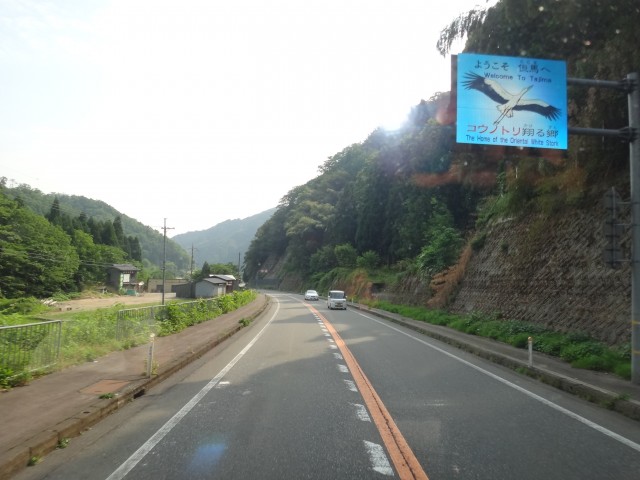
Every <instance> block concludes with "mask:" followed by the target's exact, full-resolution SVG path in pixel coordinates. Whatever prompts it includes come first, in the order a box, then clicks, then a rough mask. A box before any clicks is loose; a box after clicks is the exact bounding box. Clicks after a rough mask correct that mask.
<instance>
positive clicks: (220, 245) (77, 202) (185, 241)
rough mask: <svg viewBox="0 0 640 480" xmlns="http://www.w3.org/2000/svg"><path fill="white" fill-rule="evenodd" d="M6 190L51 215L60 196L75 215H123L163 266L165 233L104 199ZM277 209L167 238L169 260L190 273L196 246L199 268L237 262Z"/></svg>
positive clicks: (129, 230)
mask: <svg viewBox="0 0 640 480" xmlns="http://www.w3.org/2000/svg"><path fill="white" fill-rule="evenodd" d="M0 178H1V177H0ZM3 191H4V192H5V193H6V194H7V195H8V196H9V197H11V198H15V199H20V201H21V202H23V204H24V205H25V206H27V207H28V208H30V209H31V210H32V211H33V212H35V213H37V214H38V215H42V216H46V215H47V213H48V212H49V210H50V209H51V204H52V203H53V200H54V199H55V198H56V197H57V198H58V199H59V201H60V208H61V210H62V211H63V212H65V213H67V214H69V215H72V216H77V215H80V214H81V213H85V214H86V215H87V216H89V217H93V218H95V219H96V220H113V219H114V218H116V217H118V216H119V217H120V218H121V220H122V226H123V229H124V233H125V234H126V235H131V236H135V237H138V239H139V240H140V243H141V246H142V252H143V257H144V259H145V260H148V261H149V262H151V263H153V264H155V265H158V266H159V265H162V260H163V251H164V250H165V248H164V247H165V245H164V241H163V235H162V233H160V232H158V231H157V230H154V229H153V228H151V227H149V226H146V225H144V224H142V223H140V222H139V221H137V220H135V219H133V218H131V217H128V216H127V215H125V214H123V213H121V212H119V211H118V210H116V209H115V208H113V207H112V206H111V205H109V204H107V203H105V202H103V201H102V200H94V199H90V198H87V197H83V196H76V195H65V194H62V193H43V192H42V191H40V190H38V189H36V188H32V187H30V186H29V185H26V184H21V185H18V186H16V187H6V186H5V187H4V190H3ZM275 211H276V208H275V207H274V208H271V209H269V210H266V211H264V212H262V213H258V214H256V215H253V216H251V217H248V218H245V219H235V220H225V221H224V222H222V223H219V224H217V225H215V226H213V227H211V228H209V229H207V230H200V231H195V232H187V233H183V234H179V235H176V236H174V237H172V238H167V242H166V259H167V262H172V263H174V264H175V265H176V266H177V267H178V269H179V270H180V271H181V272H188V271H189V264H190V257H191V253H192V248H193V254H194V264H195V267H196V268H200V267H202V264H203V263H204V262H205V261H206V262H208V263H209V264H212V263H233V264H234V265H237V264H238V254H240V259H241V261H243V260H244V254H245V252H246V251H247V250H248V248H249V245H250V244H251V241H252V240H253V238H254V237H255V234H256V232H257V230H258V228H260V226H262V224H263V223H265V222H266V221H267V220H268V219H269V218H271V216H272V215H273V213H274V212H275Z"/></svg>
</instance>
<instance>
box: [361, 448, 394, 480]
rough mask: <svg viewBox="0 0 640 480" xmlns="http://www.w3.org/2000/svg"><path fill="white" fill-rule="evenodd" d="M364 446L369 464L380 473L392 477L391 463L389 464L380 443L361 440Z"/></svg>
mask: <svg viewBox="0 0 640 480" xmlns="http://www.w3.org/2000/svg"><path fill="white" fill-rule="evenodd" d="M363 442H364V448H365V449H366V450H367V453H368V454H369V460H370V461H371V466H372V467H373V470H374V471H376V472H378V473H381V474H382V475H387V476H389V477H394V476H395V475H394V473H393V468H391V464H389V459H388V458H387V455H386V454H385V453H384V449H383V448H382V446H381V445H378V444H377V443H373V442H367V441H366V440H363Z"/></svg>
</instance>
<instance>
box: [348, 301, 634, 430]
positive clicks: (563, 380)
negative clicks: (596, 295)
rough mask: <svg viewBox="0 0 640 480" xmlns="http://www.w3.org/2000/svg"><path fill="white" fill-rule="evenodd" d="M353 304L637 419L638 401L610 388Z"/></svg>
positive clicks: (399, 317)
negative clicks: (532, 364)
mask: <svg viewBox="0 0 640 480" xmlns="http://www.w3.org/2000/svg"><path fill="white" fill-rule="evenodd" d="M352 306H353V307H355V308H357V309H359V310H363V311H366V312H369V313H371V314H373V315H376V316H377V317H380V318H384V319H385V320H389V321H391V322H393V323H397V324H399V325H402V326H404V327H407V328H409V329H411V330H414V331H416V332H418V333H421V334H423V335H426V336H428V337H431V338H433V339H435V340H439V341H441V342H443V343H446V344H448V345H451V346H453V347H456V348H458V349H460V350H463V351H465V352H468V353H471V354H473V355H476V356H478V357H480V358H484V359H485V360H489V361H491V362H493V363H496V364H498V365H502V366H504V367H507V368H509V369H511V370H514V371H516V372H517V373H522V374H524V375H527V376H529V377H531V378H534V379H536V380H538V381H540V382H543V383H546V384H547V385H550V386H552V387H554V388H557V389H559V390H562V391H564V392H567V393H570V394H572V395H576V396H577V397H580V398H582V399H584V400H587V401H589V402H591V403H594V404H597V405H599V406H601V407H603V408H606V409H608V410H612V411H614V412H617V413H620V414H622V415H624V416H626V417H628V418H630V419H632V420H637V421H640V402H638V401H637V400H632V399H627V398H625V395H621V394H619V393H615V392H611V391H609V390H605V389H603V388H600V387H597V386H595V385H590V384H588V383H585V382H582V381H580V380H577V379H575V378H571V377H567V376H566V375H562V374H560V373H557V372H553V371H551V370H548V369H545V368H541V367H535V366H530V365H529V364H528V363H527V362H525V361H522V360H519V359H517V358H513V357H510V356H508V355H504V354H501V353H497V352H494V351H492V350H488V349H485V348H482V347H479V346H476V345H471V344H469V343H466V342H464V341H461V340H459V339H457V338H454V337H453V336H448V335H446V334H445V333H438V332H435V331H433V330H429V329H428V328H426V327H425V328H422V327H421V326H419V325H416V324H415V323H414V322H415V321H409V319H403V317H401V316H399V315H397V316H396V315H392V314H386V313H385V312H382V311H379V310H373V309H369V308H366V307H361V306H359V305H356V304H352Z"/></svg>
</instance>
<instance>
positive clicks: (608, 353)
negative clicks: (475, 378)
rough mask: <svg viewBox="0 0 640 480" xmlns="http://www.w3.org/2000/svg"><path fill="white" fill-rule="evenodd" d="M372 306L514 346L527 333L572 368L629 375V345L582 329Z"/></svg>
mask: <svg viewBox="0 0 640 480" xmlns="http://www.w3.org/2000/svg"><path fill="white" fill-rule="evenodd" d="M371 306H372V307H373V308H378V309H380V310H385V311H388V312H392V313H396V314H399V315H402V316H404V317H407V318H412V319H414V320H420V321H424V322H426V323H431V324H434V325H442V326H447V327H449V328H452V329H455V330H458V331H461V332H464V333H468V334H471V335H479V336H482V337H487V338H492V339H494V340H498V341H501V342H504V343H508V344H510V345H513V346H514V347H517V348H527V347H528V343H529V337H532V339H533V349H534V350H535V351H538V352H541V353H544V354H547V355H551V356H555V357H559V358H562V359H563V360H565V361H567V362H569V363H570V364H571V366H573V367H574V368H583V369H589V370H597V371H604V372H611V373H614V374H616V375H618V376H620V377H622V378H624V379H627V380H629V379H630V378H631V347H630V345H627V346H625V347H624V348H618V349H615V348H608V347H607V346H605V345H604V344H602V343H600V342H597V341H595V340H594V339H592V338H591V337H589V336H588V335H586V334H584V333H569V334H562V333H558V332H555V331H551V330H547V329H545V328H544V327H543V326H541V325H536V324H532V323H526V322H519V321H514V320H500V318H499V315H497V314H493V315H486V314H482V313H478V312H474V313H472V314H469V315H464V316H460V315H455V314H450V313H447V312H444V311H441V310H429V309H428V308H425V307H405V306H402V305H395V304H392V303H390V302H386V301H378V302H372V305H371Z"/></svg>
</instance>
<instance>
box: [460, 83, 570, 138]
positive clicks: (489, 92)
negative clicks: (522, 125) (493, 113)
mask: <svg viewBox="0 0 640 480" xmlns="http://www.w3.org/2000/svg"><path fill="white" fill-rule="evenodd" d="M465 78H466V80H464V81H463V82H462V83H463V84H464V86H465V87H466V88H467V90H470V89H474V90H478V91H479V92H482V93H484V94H485V95H486V96H487V97H489V98H490V99H491V100H493V101H494V102H496V103H498V105H497V106H496V108H497V109H498V111H499V112H500V116H499V117H498V118H497V119H496V121H495V122H493V124H494V125H498V124H499V123H500V122H501V121H502V119H503V118H504V117H507V118H511V117H513V111H514V110H528V111H530V112H535V113H538V114H540V115H542V116H543V117H545V118H548V119H549V120H555V119H557V118H558V117H559V116H560V109H559V108H557V107H554V106H553V105H549V104H548V103H546V102H543V101H542V100H536V99H533V100H530V99H526V98H523V97H524V95H525V94H526V93H527V92H528V91H529V90H531V89H532V88H533V85H529V86H528V87H525V88H523V89H522V90H521V91H520V92H519V93H516V94H512V93H509V92H507V90H505V89H504V88H503V87H502V85H500V83H498V82H496V81H495V80H491V79H489V78H484V77H483V76H481V75H478V74H477V73H473V72H467V73H466V74H465Z"/></svg>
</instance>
